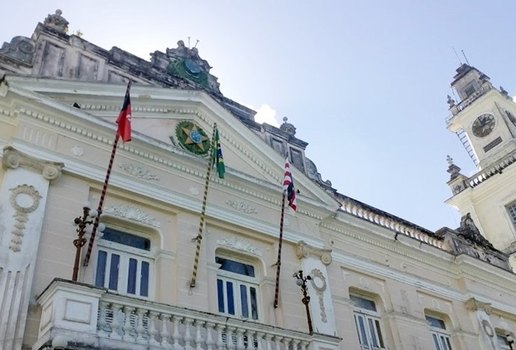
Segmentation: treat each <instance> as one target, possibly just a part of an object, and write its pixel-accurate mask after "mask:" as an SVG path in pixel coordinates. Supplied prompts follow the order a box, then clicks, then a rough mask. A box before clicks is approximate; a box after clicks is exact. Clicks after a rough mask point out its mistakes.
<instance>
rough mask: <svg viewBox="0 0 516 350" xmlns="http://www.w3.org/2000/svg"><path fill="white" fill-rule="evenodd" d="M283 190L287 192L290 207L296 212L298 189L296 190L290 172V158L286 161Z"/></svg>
mask: <svg viewBox="0 0 516 350" xmlns="http://www.w3.org/2000/svg"><path fill="white" fill-rule="evenodd" d="M283 190H284V191H285V192H286V195H287V200H288V205H289V207H291V208H292V209H294V210H296V209H297V205H296V189H295V188H294V178H293V177H292V172H291V171H290V163H289V161H288V158H287V159H285V177H284V178H283Z"/></svg>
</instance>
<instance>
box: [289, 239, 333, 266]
mask: <svg viewBox="0 0 516 350" xmlns="http://www.w3.org/2000/svg"><path fill="white" fill-rule="evenodd" d="M296 254H297V257H298V259H303V258H307V257H309V256H310V255H315V256H318V257H319V258H320V259H321V262H322V263H323V264H324V265H330V264H331V262H332V256H331V249H323V248H315V247H312V246H310V245H308V244H307V243H305V242H304V241H299V243H298V244H297V251H296Z"/></svg>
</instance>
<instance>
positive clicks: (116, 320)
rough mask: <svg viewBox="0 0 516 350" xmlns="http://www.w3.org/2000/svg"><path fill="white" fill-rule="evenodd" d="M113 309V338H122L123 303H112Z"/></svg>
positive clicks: (111, 336) (111, 335)
mask: <svg viewBox="0 0 516 350" xmlns="http://www.w3.org/2000/svg"><path fill="white" fill-rule="evenodd" d="M111 310H112V311H113V321H112V322H111V334H110V336H109V337H110V338H111V339H122V336H121V334H122V321H121V320H120V319H121V317H122V311H121V310H122V305H120V304H115V303H113V304H111Z"/></svg>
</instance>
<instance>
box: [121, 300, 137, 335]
mask: <svg viewBox="0 0 516 350" xmlns="http://www.w3.org/2000/svg"><path fill="white" fill-rule="evenodd" d="M134 309H135V308H134V307H132V306H127V305H126V306H124V308H123V313H124V326H123V329H124V335H123V336H122V339H123V340H124V341H134V337H133V335H132V334H131V333H133V331H134V329H133V325H132V324H131V323H132V322H131V321H132V320H131V318H132V313H133V311H134Z"/></svg>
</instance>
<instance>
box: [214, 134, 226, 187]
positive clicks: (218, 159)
mask: <svg viewBox="0 0 516 350" xmlns="http://www.w3.org/2000/svg"><path fill="white" fill-rule="evenodd" d="M213 152H214V154H213V157H214V159H215V166H216V167H217V173H218V174H219V178H221V179H223V178H224V173H225V172H226V167H225V166H224V158H223V157H222V147H220V137H219V130H218V129H217V126H215V149H214V150H213Z"/></svg>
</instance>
